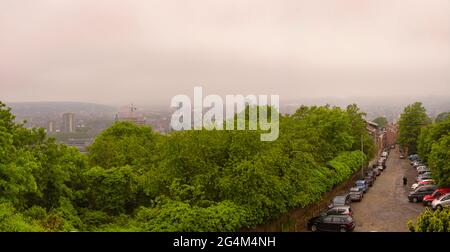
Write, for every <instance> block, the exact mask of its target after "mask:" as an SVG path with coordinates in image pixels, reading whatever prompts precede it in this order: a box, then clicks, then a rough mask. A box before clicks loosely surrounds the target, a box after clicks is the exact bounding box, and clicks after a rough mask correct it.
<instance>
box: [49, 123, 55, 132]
mask: <svg viewBox="0 0 450 252" xmlns="http://www.w3.org/2000/svg"><path fill="white" fill-rule="evenodd" d="M53 132H55V122H54V121H48V124H47V133H53Z"/></svg>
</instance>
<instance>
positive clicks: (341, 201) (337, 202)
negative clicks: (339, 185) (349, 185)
mask: <svg viewBox="0 0 450 252" xmlns="http://www.w3.org/2000/svg"><path fill="white" fill-rule="evenodd" d="M350 202H351V200H350V195H349V194H347V195H341V196H336V197H334V198H333V200H332V201H331V203H330V205H328V208H329V209H330V208H333V207H336V206H345V205H348V204H350Z"/></svg>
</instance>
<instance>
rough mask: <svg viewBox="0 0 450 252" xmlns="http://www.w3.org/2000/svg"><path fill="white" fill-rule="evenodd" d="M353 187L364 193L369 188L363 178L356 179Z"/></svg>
mask: <svg viewBox="0 0 450 252" xmlns="http://www.w3.org/2000/svg"><path fill="white" fill-rule="evenodd" d="M355 187H356V188H358V189H360V190H361V191H362V192H363V193H366V192H367V191H368V190H369V185H368V184H367V182H366V181H365V180H362V179H360V180H356V182H355Z"/></svg>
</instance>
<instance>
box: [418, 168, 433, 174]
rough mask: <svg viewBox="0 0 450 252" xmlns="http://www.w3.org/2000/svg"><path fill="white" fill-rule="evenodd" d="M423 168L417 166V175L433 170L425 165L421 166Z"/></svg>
mask: <svg viewBox="0 0 450 252" xmlns="http://www.w3.org/2000/svg"><path fill="white" fill-rule="evenodd" d="M420 167H421V168H417V175H422V174H424V173H426V172H431V171H430V168H428V167H425V166H420Z"/></svg>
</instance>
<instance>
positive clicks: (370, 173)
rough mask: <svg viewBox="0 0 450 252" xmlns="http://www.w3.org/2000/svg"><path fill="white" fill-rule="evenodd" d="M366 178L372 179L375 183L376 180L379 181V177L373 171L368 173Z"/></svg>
mask: <svg viewBox="0 0 450 252" xmlns="http://www.w3.org/2000/svg"><path fill="white" fill-rule="evenodd" d="M366 176H370V177H372V178H373V181H374V182H375V180H377V175H376V174H375V172H374V171H373V170H370V171H368V172H366Z"/></svg>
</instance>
